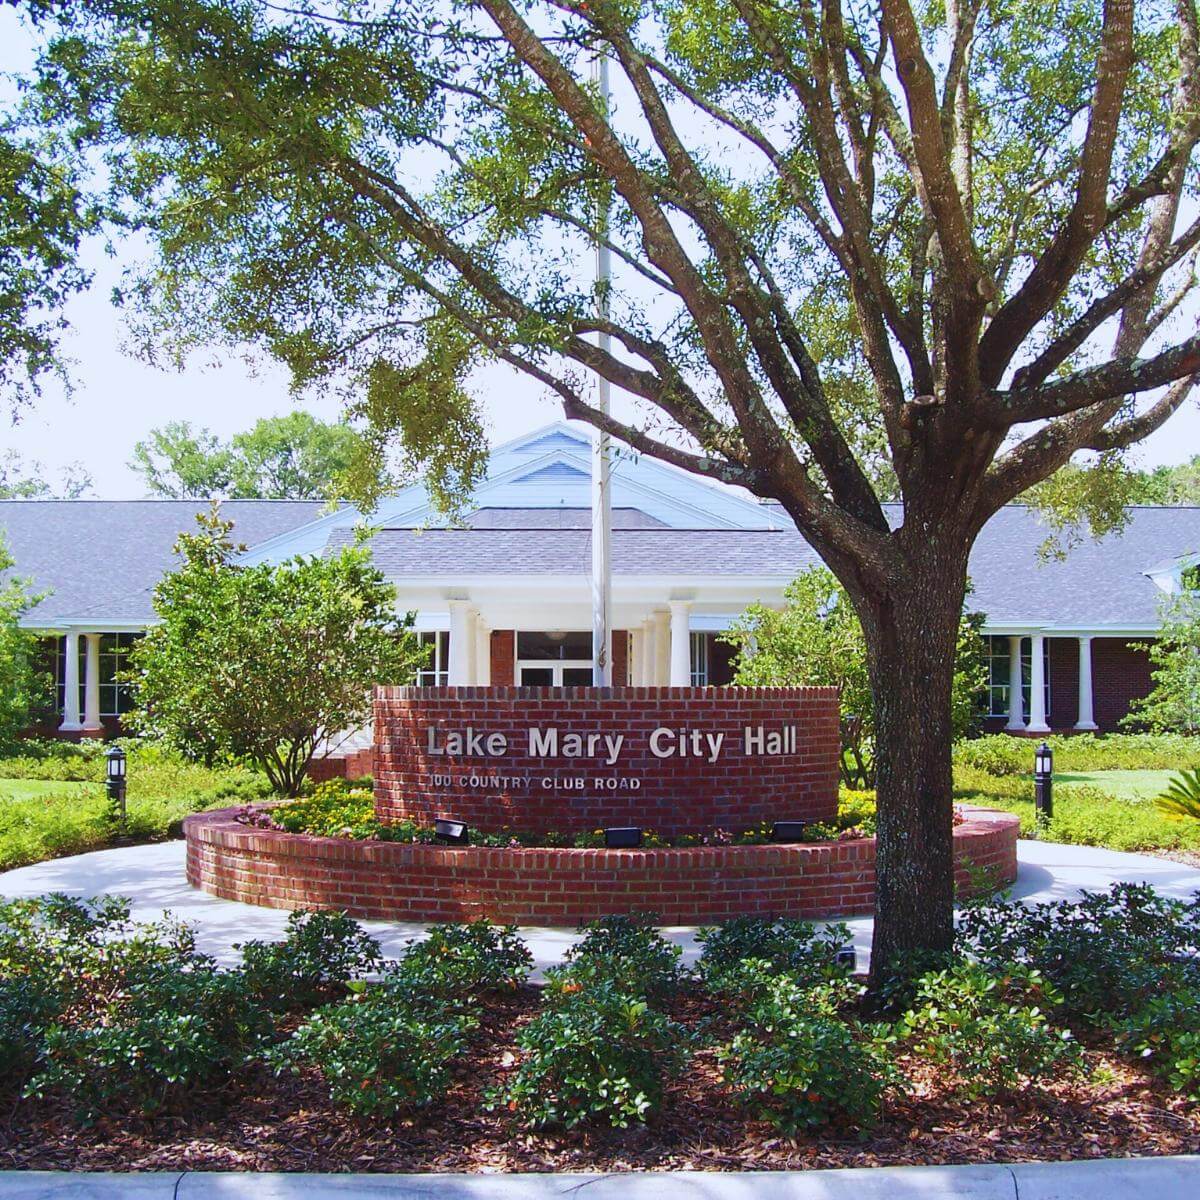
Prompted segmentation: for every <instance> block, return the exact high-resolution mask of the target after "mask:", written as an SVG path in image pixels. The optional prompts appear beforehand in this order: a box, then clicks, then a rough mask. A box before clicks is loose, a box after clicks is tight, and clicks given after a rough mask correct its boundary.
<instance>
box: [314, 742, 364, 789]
mask: <svg viewBox="0 0 1200 1200" xmlns="http://www.w3.org/2000/svg"><path fill="white" fill-rule="evenodd" d="M374 773H375V751H374V750H373V749H372V748H371V747H370V746H367V747H365V748H363V749H359V750H352V751H351V752H350V753H349V754H337V755H331V756H330V757H329V758H314V759H313V760H312V762H311V763H310V764H309V767H308V777H309V779H311V780H312V781H313V783H324V782H325V781H326V780H327V779H361V778H362V777H363V776H364V775H373V774H374Z"/></svg>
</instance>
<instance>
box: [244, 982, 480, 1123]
mask: <svg viewBox="0 0 1200 1200" xmlns="http://www.w3.org/2000/svg"><path fill="white" fill-rule="evenodd" d="M473 1025H474V1020H473V1018H472V1017H470V1016H468V1015H465V1014H463V1013H452V1012H449V1011H447V1010H444V1009H443V1010H442V1011H440V1012H438V1011H436V1009H435V1008H434V1006H431V1005H430V1004H429V1003H425V1004H422V1005H412V1004H409V1003H405V1002H404V1001H403V1000H401V999H399V998H398V997H397V995H396V994H395V992H394V991H392V990H390V989H370V990H369V991H367V992H366V993H365V994H364V995H363V996H362V997H361V998H359V999H352V1000H346V1001H343V1002H342V1003H340V1004H333V1005H329V1006H327V1007H325V1008H321V1009H318V1010H317V1011H316V1012H315V1013H313V1014H312V1015H311V1016H310V1017H309V1018H308V1019H307V1020H306V1021H305V1022H304V1023H303V1024H302V1025H301V1026H300V1027H299V1028H298V1029H297V1030H296V1032H295V1033H294V1034H293V1035H292V1037H291V1038H289V1039H288V1040H287V1041H286V1042H284V1043H283V1044H281V1045H280V1046H277V1047H274V1048H273V1049H272V1050H270V1051H269V1052H268V1055H267V1060H268V1062H270V1063H271V1064H272V1065H273V1066H274V1067H275V1068H276V1070H277V1071H282V1070H285V1069H290V1070H292V1071H294V1072H296V1073H299V1072H301V1071H304V1070H305V1069H312V1070H315V1071H317V1072H319V1073H320V1075H321V1076H322V1078H323V1079H324V1080H325V1083H326V1084H327V1085H328V1088H329V1095H330V1097H331V1098H332V1099H333V1101H334V1102H335V1103H336V1104H338V1105H340V1106H342V1107H344V1108H346V1109H349V1110H350V1111H351V1112H353V1113H357V1114H359V1115H364V1116H365V1115H374V1114H378V1115H383V1116H391V1115H394V1114H396V1113H399V1112H403V1111H408V1110H412V1109H415V1108H421V1107H424V1106H425V1105H428V1104H432V1103H433V1102H434V1101H436V1100H439V1099H441V1098H442V1097H444V1096H445V1094H446V1092H447V1090H448V1089H449V1086H450V1066H451V1064H452V1063H453V1062H454V1060H455V1059H456V1058H458V1057H459V1056H460V1055H461V1054H462V1053H463V1052H464V1050H465V1049H466V1046H467V1041H466V1037H467V1034H468V1033H469V1031H470V1029H471V1028H472V1027H473Z"/></svg>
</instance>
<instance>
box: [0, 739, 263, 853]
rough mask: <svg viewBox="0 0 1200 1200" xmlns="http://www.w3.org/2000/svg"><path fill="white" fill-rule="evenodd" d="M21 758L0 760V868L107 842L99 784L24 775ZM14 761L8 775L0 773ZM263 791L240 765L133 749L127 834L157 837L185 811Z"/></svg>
mask: <svg viewBox="0 0 1200 1200" xmlns="http://www.w3.org/2000/svg"><path fill="white" fill-rule="evenodd" d="M6 764H7V765H6ZM22 765H23V760H6V761H5V762H0V871H7V870H11V869H12V868H13V867H21V866H25V865H26V864H27V863H34V862H42V861H44V860H45V859H49V858H62V857H63V856H64V855H68V854H83V853H84V852H86V851H88V850H102V849H103V848H104V847H105V846H108V845H110V844H111V843H112V840H113V837H114V834H115V833H116V830H115V829H114V828H113V826H112V823H111V822H110V821H109V818H108V799H107V796H106V795H105V790H104V785H103V784H102V783H98V782H79V781H78V780H70V779H47V778H29V777H28V776H26V775H20V774H17V773H16V770H19V769H20V767H21V766H22ZM14 768H16V770H13V777H12V778H8V777H6V776H4V771H5V770H12V769H14ZM79 768H80V763H78V762H74V761H72V760H67V761H65V762H56V761H52V760H43V761H41V762H40V763H37V764H36V769H37V770H38V771H39V773H40V774H43V775H44V774H49V773H51V772H52V771H54V770H56V769H58V770H61V771H62V772H63V773H67V772H74V773H79ZM101 769H102V764H101V766H100V767H99V768H98V770H101ZM268 791H269V789H268V788H267V787H266V781H265V780H263V779H262V777H261V776H258V775H256V774H255V773H253V772H251V771H247V770H245V769H242V768H228V769H224V770H222V769H217V770H212V769H209V768H207V767H203V766H200V765H198V764H196V763H187V762H183V761H181V760H179V759H176V758H173V757H170V756H168V755H165V754H163V753H142V754H140V755H139V754H137V753H135V754H133V755H131V756H130V762H129V797H128V827H127V829H128V836H129V837H130V838H131V839H132V840H133V841H137V842H153V841H161V840H163V839H164V838H167V837H171V836H176V835H177V834H178V830H179V823H180V822H181V821H182V820H183V818H184V817H186V816H187V815H188V814H189V813H193V812H199V811H201V810H203V809H206V808H219V807H222V806H223V805H230V804H239V803H245V802H247V801H250V800H260V799H263V798H264V797H265V796H266V794H267V792H268Z"/></svg>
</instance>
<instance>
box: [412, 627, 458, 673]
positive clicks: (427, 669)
mask: <svg viewBox="0 0 1200 1200" xmlns="http://www.w3.org/2000/svg"><path fill="white" fill-rule="evenodd" d="M417 642H418V643H419V644H420V645H422V646H427V647H428V650H427V652H426V653H427V654H428V658H426V660H425V665H424V666H423V667H422V668H421V669H420V670H419V671H418V672H417V686H418V687H445V686H446V684H447V683H448V682H449V679H450V633H449V631H448V630H445V629H437V630H432V629H431V630H427V631H425V632H422V633H418V634H417Z"/></svg>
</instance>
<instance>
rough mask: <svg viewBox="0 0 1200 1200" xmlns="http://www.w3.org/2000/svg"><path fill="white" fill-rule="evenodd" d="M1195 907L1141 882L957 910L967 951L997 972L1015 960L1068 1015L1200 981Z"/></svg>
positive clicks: (1199, 911)
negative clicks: (1194, 955)
mask: <svg viewBox="0 0 1200 1200" xmlns="http://www.w3.org/2000/svg"><path fill="white" fill-rule="evenodd" d="M1198 923H1200V908H1198V907H1197V905H1196V904H1195V903H1192V904H1184V903H1182V902H1180V901H1178V900H1170V899H1167V898H1165V897H1162V896H1160V895H1159V894H1158V893H1157V892H1156V891H1155V890H1154V889H1153V888H1152V887H1150V886H1149V885H1147V884H1133V883H1118V884H1114V885H1113V886H1112V887H1111V888H1109V890H1108V891H1107V892H1085V893H1084V895H1083V896H1082V897H1081V898H1080V899H1079V900H1077V901H1068V900H1058V901H1050V902H1047V903H1043V904H1034V905H1025V904H1021V903H1019V902H1016V901H997V902H994V903H991V904H984V905H978V906H971V907H969V908H967V909H965V910H964V911H963V914H962V919H961V922H960V925H959V940H960V945H961V946H962V947H963V949H964V950H965V952H966V953H967V954H968V955H970V956H971V957H973V958H976V959H978V960H979V961H980V962H981V963H982V964H983V965H984V966H987V967H990V968H991V969H992V970H993V971H995V972H1004V971H1005V970H1006V969H1007V968H1008V966H1009V965H1010V964H1021V965H1024V966H1027V967H1029V968H1031V969H1033V970H1036V971H1038V972H1040V974H1041V975H1042V976H1043V977H1044V978H1045V979H1046V980H1047V981H1048V982H1049V983H1050V984H1051V985H1052V986H1053V987H1054V989H1055V990H1056V991H1057V992H1059V993H1061V996H1062V1004H1063V1006H1064V1008H1065V1009H1066V1011H1067V1013H1068V1014H1069V1015H1070V1016H1071V1017H1072V1018H1083V1019H1088V1020H1097V1019H1098V1018H1099V1017H1100V1016H1101V1015H1103V1014H1109V1013H1118V1014H1123V1013H1128V1012H1131V1011H1133V1010H1135V1009H1137V1008H1140V1007H1141V1005H1142V1003H1143V1002H1144V1000H1145V999H1146V997H1147V996H1149V995H1150V994H1152V993H1153V992H1155V991H1157V990H1159V989H1160V988H1161V987H1162V986H1164V985H1168V984H1172V983H1187V982H1193V981H1194V982H1196V983H1198V984H1200V965H1197V964H1196V963H1195V962H1191V961H1189V960H1188V955H1189V954H1190V953H1191V952H1193V951H1194V950H1195V949H1196V947H1197V944H1198V943H1200V924H1198Z"/></svg>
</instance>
